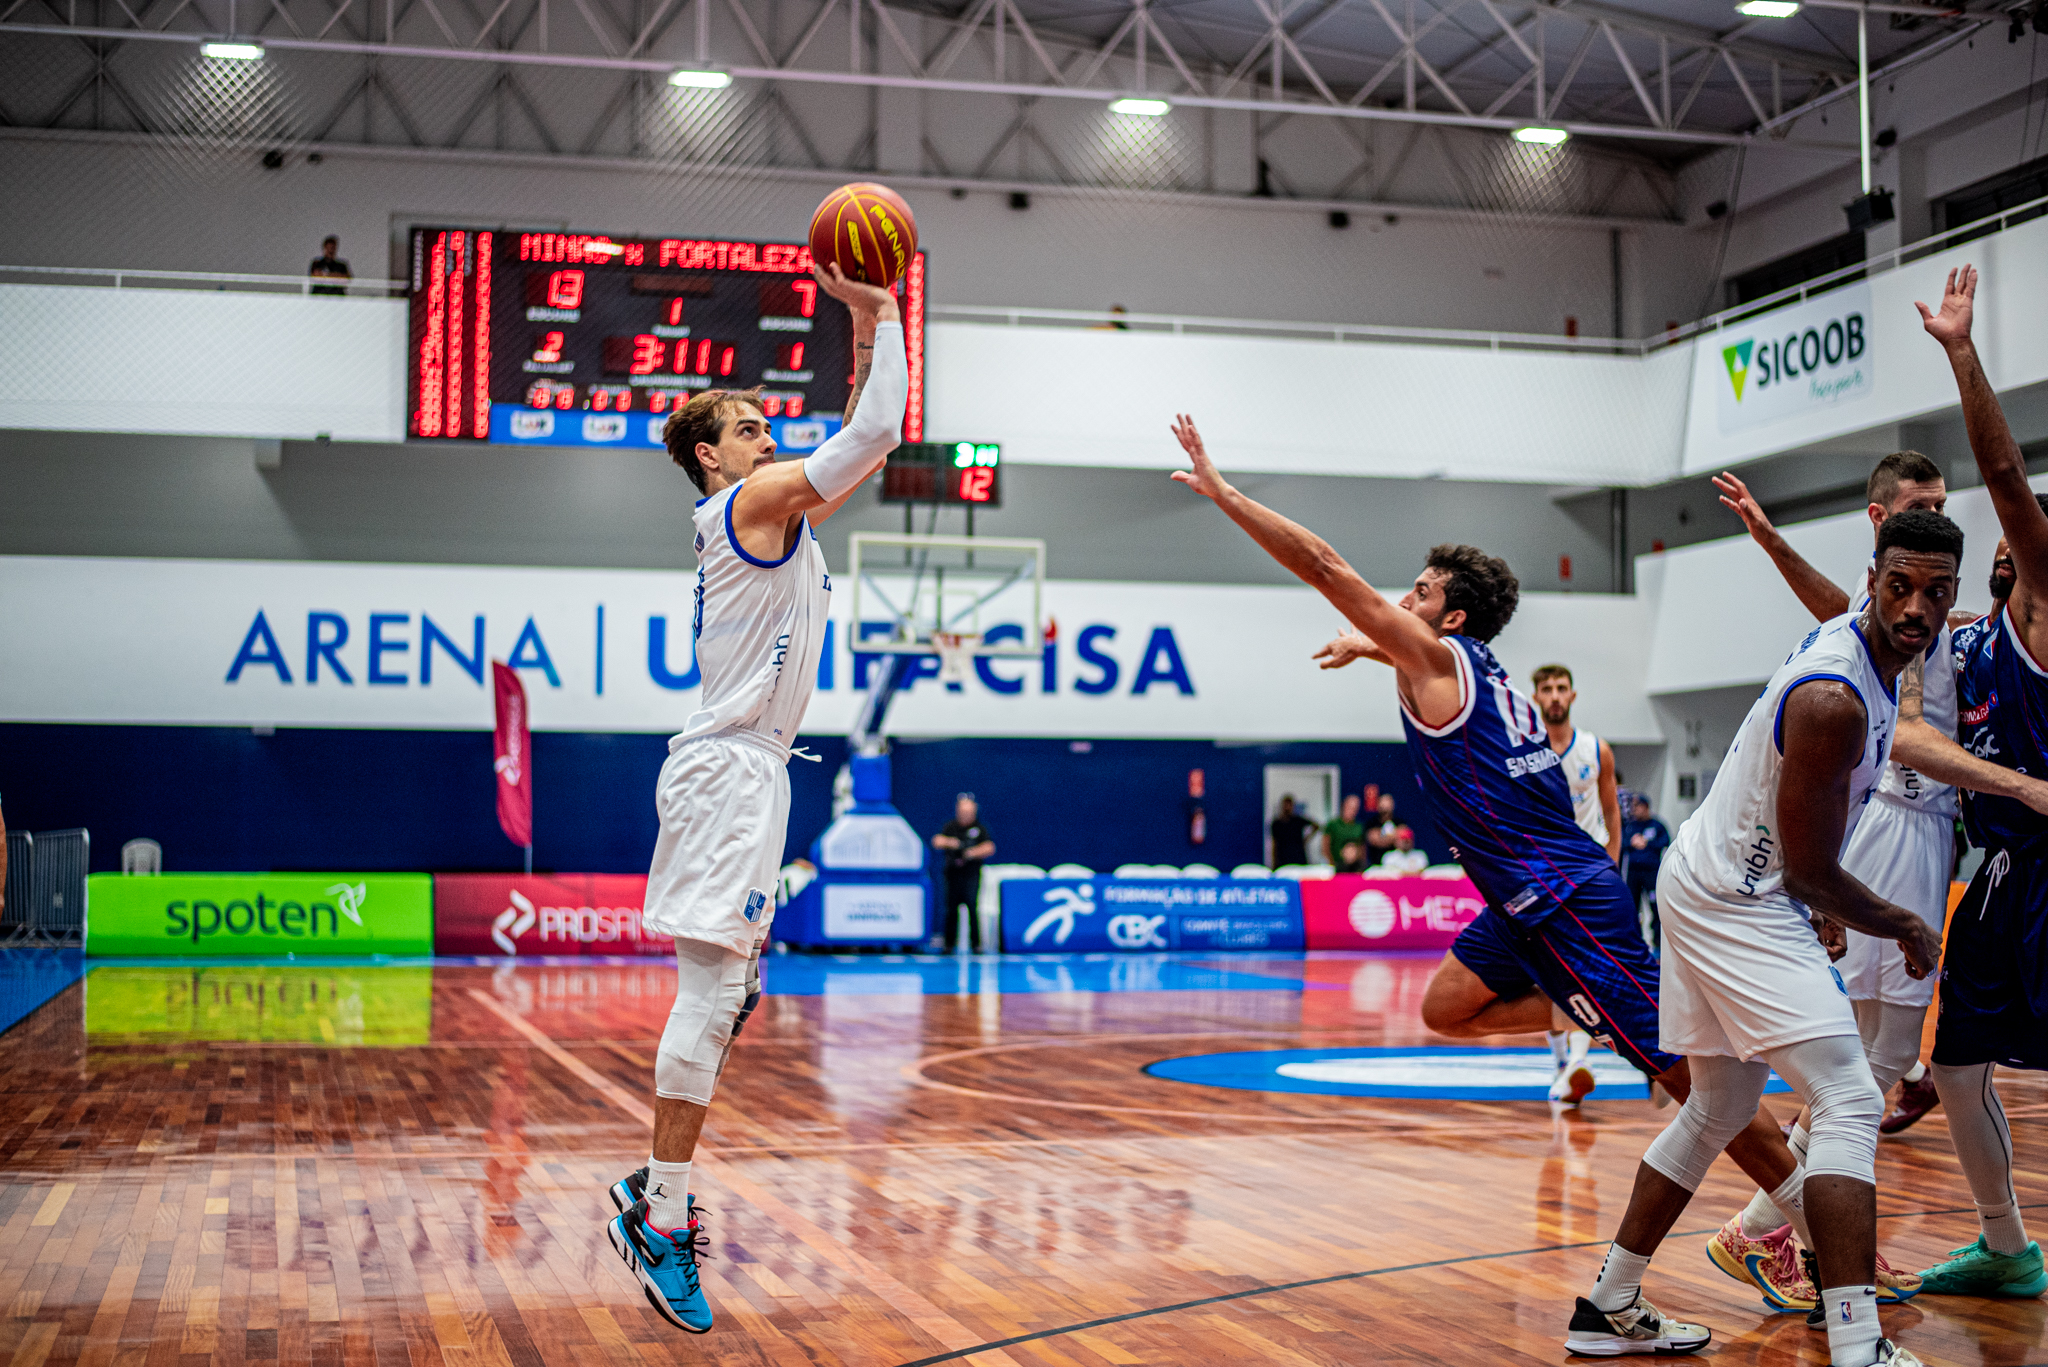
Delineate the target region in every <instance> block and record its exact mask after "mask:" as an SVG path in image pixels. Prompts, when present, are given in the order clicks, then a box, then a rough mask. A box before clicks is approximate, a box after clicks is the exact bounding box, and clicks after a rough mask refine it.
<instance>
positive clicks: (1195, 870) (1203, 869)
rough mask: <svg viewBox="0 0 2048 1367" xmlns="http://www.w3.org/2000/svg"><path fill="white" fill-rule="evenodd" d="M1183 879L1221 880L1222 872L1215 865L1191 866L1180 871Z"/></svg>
mask: <svg viewBox="0 0 2048 1367" xmlns="http://www.w3.org/2000/svg"><path fill="white" fill-rule="evenodd" d="M1180 876H1181V877H1183V878H1221V877H1222V876H1223V872H1222V870H1220V869H1218V868H1217V867H1216V866H1215V865H1214V864H1189V865H1188V866H1187V867H1185V868H1183V869H1182V870H1181V871H1180Z"/></svg>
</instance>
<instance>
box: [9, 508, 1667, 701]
mask: <svg viewBox="0 0 2048 1367" xmlns="http://www.w3.org/2000/svg"><path fill="white" fill-rule="evenodd" d="M1225 534H1226V533H1225V532H1224V531H1219V532H1217V535H1219V536H1222V535H1225ZM1055 568H1057V567H1055ZM831 570H832V574H833V581H834V582H833V592H832V595H831V598H832V611H833V613H834V614H835V616H834V617H833V618H832V619H830V621H829V622H828V625H827V628H826V636H825V642H824V647H823V654H822V658H821V659H820V661H819V665H818V672H817V677H816V679H815V684H816V688H817V692H816V694H815V695H814V696H813V698H812V700H811V705H810V710H809V712H808V714H807V715H806V716H805V719H804V729H805V731H807V732H809V733H811V734H814V735H843V734H845V733H846V731H847V730H848V729H849V727H851V725H852V724H853V720H854V717H855V714H856V712H857V711H858V708H859V705H860V702H861V700H862V698H863V697H864V696H865V694H866V690H867V686H868V682H869V676H870V675H871V673H872V672H873V670H874V668H875V667H876V664H875V662H876V661H877V660H878V659H880V658H884V657H881V656H878V655H877V654H875V653H874V652H871V651H866V650H862V651H855V650H854V649H853V647H852V645H851V644H850V641H851V640H852V639H854V638H855V637H857V636H858V635H859V633H855V632H850V631H849V630H848V622H847V619H846V616H845V614H847V613H848V612H850V611H851V610H852V602H851V600H852V597H853V594H852V592H851V586H850V585H849V584H848V583H847V582H846V579H845V575H844V572H843V570H844V567H843V566H842V565H837V564H835V565H833V566H831ZM695 587H696V576H695V575H694V574H693V573H690V572H686V571H676V570H589V569H559V568H533V567H486V566H463V565H377V564H362V563H354V562H348V563H337V562H321V561H268V562H266V561H225V560H143V559H101V558H94V557H88V556H62V557H58V556H48V557H45V556H0V623H5V624H6V654H5V655H4V656H0V717H5V718H7V719H8V720H9V721H15V722H90V723H115V724H128V725H190V726H320V727H377V728H421V729H433V730H473V731H487V730H489V729H490V728H491V725H492V719H493V709H492V686H491V668H490V666H491V665H492V663H493V662H494V661H502V662H503V663H504V665H505V667H506V668H507V669H508V670H509V671H511V672H512V673H515V674H517V675H518V677H519V679H520V682H521V683H522V684H523V685H524V687H525V690H526V697H527V702H528V705H529V709H530V710H529V714H528V724H529V725H530V727H531V728H532V729H533V730H534V731H536V732H542V731H598V732H652V733H656V734H663V735H666V734H672V733H674V732H676V731H680V730H681V729H682V728H683V725H684V723H685V722H686V721H687V720H688V718H689V716H690V714H691V713H693V712H695V711H696V710H697V708H698V707H699V705H700V699H701V696H702V688H701V683H702V680H701V678H700V676H699V673H698V669H697V663H696V659H695V656H694V653H693V649H692V641H691V630H690V624H691V616H692V607H693V596H694V590H695ZM871 597H872V595H870V598H871ZM1023 597H1024V599H1025V600H1027V602H1028V598H1029V594H1028V593H1027V594H1024V595H1023ZM867 602H868V600H866V599H864V600H863V604H862V610H863V612H869V611H872V610H871V609H870V608H869V607H868V606H867ZM1028 610H1029V609H1028V606H1027V607H1026V608H1025V611H1028ZM1638 612H1639V609H1638V607H1637V605H1636V600H1633V599H1617V598H1608V597H1605V596H1595V595H1591V594H1543V593H1526V594H1524V595H1523V596H1522V603H1521V608H1520V610H1519V611H1518V612H1517V613H1516V616H1515V621H1514V622H1513V623H1512V624H1511V625H1510V626H1509V627H1508V628H1507V630H1506V631H1504V632H1502V633H1501V637H1500V639H1499V641H1497V642H1496V647H1497V649H1498V651H1499V653H1500V656H1501V659H1502V660H1503V661H1504V662H1505V663H1506V664H1507V666H1508V668H1509V669H1510V670H1513V671H1518V672H1520V671H1526V670H1528V669H1530V668H1532V667H1534V666H1535V665H1538V664H1541V663H1543V661H1544V660H1545V659H1547V658H1549V657H1550V656H1551V655H1552V654H1554V653H1555V650H1556V642H1557V641H1559V640H1570V641H1574V642H1577V643H1578V644H1577V646H1575V648H1574V649H1575V653H1574V655H1573V657H1572V668H1573V671H1574V673H1575V675H1576V676H1577V678H1578V682H1579V689H1580V692H1581V693H1583V694H1585V695H1586V696H1588V697H1598V698H1600V699H1601V700H1602V702H1601V705H1602V708H1603V711H1602V714H1601V715H1602V716H1603V718H1606V719H1607V720H1606V723H1605V729H1604V730H1603V732H1602V734H1603V735H1605V736H1606V737H1607V738H1608V739H1610V740H1623V741H1627V740H1645V741H1658V740H1661V737H1662V732H1661V731H1660V730H1659V728H1658V724H1657V721H1656V718H1655V716H1654V714H1653V713H1652V712H1651V710H1650V707H1649V703H1648V701H1647V698H1646V696H1645V694H1644V691H1643V688H1642V683H1641V679H1642V672H1643V659H1642V652H1641V651H1639V650H1636V649H1634V643H1635V642H1636V640H1637V639H1638V638H1639V635H1640V631H1639V629H1638V625H1639V624H1638V620H1637V616H1636V614H1637V613H1638ZM1043 613H1044V618H1045V620H1046V621H1047V622H1048V624H1053V623H1056V624H1057V628H1058V629H1057V632H1056V634H1055V638H1054V640H1053V641H1052V642H1051V643H1050V645H1048V646H1046V647H1045V648H1044V649H1043V650H1041V651H1038V652H1034V653H1033V654H1032V655H1031V656H1029V657H1025V658H1006V659H977V660H975V661H974V662H973V668H972V669H970V670H969V672H968V676H967V678H966V679H965V680H964V681H962V682H960V683H958V684H954V685H950V686H949V685H948V684H945V683H942V682H941V681H940V680H939V679H938V677H937V675H938V669H939V662H938V659H937V657H936V656H923V657H919V659H918V661H917V664H918V668H917V669H916V670H915V677H914V678H912V679H910V680H909V681H908V682H907V683H906V684H905V685H904V686H903V687H902V688H900V689H899V690H898V692H897V694H896V701H895V703H894V705H893V707H892V708H891V710H890V714H889V729H890V731H891V732H892V733H893V734H897V735H906V736H920V735H922V736H1056V737H1069V736H1091V735H1093V736H1103V735H1114V736H1124V737H1131V738H1145V737H1192V738H1200V739H1205V740H1207V739H1214V738H1216V737H1219V736H1225V737H1230V738H1233V739H1245V740H1263V739H1271V740H1299V739H1303V738H1309V737H1313V738H1315V739H1319V740H1382V739H1387V740H1392V739H1399V738H1400V736H1401V734H1402V731H1401V718H1400V712H1399V708H1398V705H1397V703H1396V701H1395V698H1394V687H1393V677H1392V674H1391V673H1390V672H1389V671H1387V670H1385V669H1382V668H1377V667H1367V666H1357V667H1354V668H1352V669H1347V670H1341V671H1325V670H1318V669H1317V668H1315V666H1314V662H1313V661H1312V660H1311V659H1310V656H1311V654H1312V652H1313V651H1314V650H1315V649H1316V648H1317V647H1318V646H1320V645H1322V644H1323V643H1324V642H1326V641H1328V640H1329V639H1330V637H1331V636H1332V635H1334V634H1335V633H1336V631H1337V630H1338V629H1339V627H1340V626H1341V625H1342V623H1341V619H1340V618H1338V616H1337V615H1336V613H1335V611H1334V610H1333V609H1331V607H1330V606H1329V604H1328V603H1326V602H1325V601H1324V600H1323V599H1322V598H1321V596H1319V595H1318V594H1316V593H1315V592H1314V591H1313V590H1311V589H1307V588H1285V587H1268V586H1263V585H1233V584H1156V583H1137V582H1132V583H1104V582H1096V581H1087V580H1060V579H1051V580H1048V581H1047V582H1046V585H1045V593H1044V599H1043ZM877 625H883V628H884V629H885V630H886V625H885V624H878V623H874V622H870V623H869V624H867V626H868V627H869V628H872V627H874V626H877ZM982 626H983V628H984V630H985V631H987V632H988V633H989V634H991V635H994V634H995V633H997V632H999V631H1002V632H1005V634H1006V637H1007V639H1011V640H1015V639H1018V638H1020V637H1021V636H1022V635H1023V634H1024V626H1023V624H1022V623H1021V622H1018V621H1003V620H989V619H986V618H985V619H984V621H983V623H982ZM13 658H19V659H32V660H34V661H35V668H33V669H8V668H5V666H4V661H5V660H6V659H13Z"/></svg>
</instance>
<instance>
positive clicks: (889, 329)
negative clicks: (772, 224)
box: [732, 263, 910, 555]
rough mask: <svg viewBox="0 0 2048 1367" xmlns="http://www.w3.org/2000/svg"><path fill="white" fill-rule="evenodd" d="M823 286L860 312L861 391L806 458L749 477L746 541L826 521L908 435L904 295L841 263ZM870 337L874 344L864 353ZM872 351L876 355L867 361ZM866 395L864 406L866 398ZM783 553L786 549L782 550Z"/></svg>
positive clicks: (742, 506) (741, 498)
mask: <svg viewBox="0 0 2048 1367" xmlns="http://www.w3.org/2000/svg"><path fill="white" fill-rule="evenodd" d="M813 273H814V274H815V275H816V276H817V277H818V284H819V286H820V287H821V288H823V289H824V291H825V292H826V293H827V294H829V295H831V296H832V297H833V298H834V299H837V300H839V301H840V302H841V303H843V304H845V305H846V306H847V307H848V308H849V309H851V310H852V311H853V318H854V345H855V347H856V350H855V352H854V358H855V360H854V372H853V373H854V392H853V395H852V398H851V399H850V400H849V401H848V404H847V411H846V421H845V424H844V425H843V426H842V427H841V428H840V429H839V430H838V431H837V432H835V433H833V434H832V436H831V438H830V439H829V440H827V441H826V442H825V444H824V445H823V446H820V447H819V448H818V449H817V451H816V452H814V453H813V454H811V455H809V456H806V457H804V458H803V459H802V460H786V461H779V462H777V463H776V464H774V465H770V466H767V467H765V468H764V469H761V470H757V471H755V472H754V473H753V474H751V475H749V476H747V480H746V487H745V488H743V489H742V490H740V492H739V493H738V494H736V495H735V496H734V498H733V504H732V520H733V528H734V530H735V531H737V532H738V533H739V534H740V539H741V541H742V543H743V544H751V543H758V542H759V541H760V540H761V539H762V538H764V537H765V538H767V539H769V540H770V541H780V543H781V544H782V545H783V546H786V545H787V544H788V537H789V536H791V535H793V534H794V531H793V524H794V521H795V519H796V518H798V517H800V516H802V515H803V514H805V513H809V514H811V520H812V521H813V522H814V523H815V522H822V521H824V520H825V519H826V518H828V517H830V516H831V515H832V514H833V513H834V512H837V511H838V510H839V508H840V507H841V506H843V505H844V504H845V502H846V500H847V497H848V496H849V495H851V494H852V493H853V491H854V490H855V489H858V488H859V487H860V485H861V482H862V481H863V480H865V479H867V477H868V476H869V475H871V474H873V473H874V472H875V471H877V470H879V469H881V468H882V465H883V463H884V462H885V461H886V460H887V459H888V455H889V453H890V452H891V451H893V450H895V449H896V444H897V443H898V442H900V441H901V440H902V439H903V410H904V408H905V406H906V405H907V404H908V403H909V401H910V367H909V363H908V361H907V360H906V358H905V356H904V352H903V315H902V312H901V311H900V310H899V309H898V308H897V306H896V296H895V295H893V294H891V293H889V291H887V290H885V289H881V288H879V287H877V286H874V285H864V284H861V283H859V282H858V281H854V280H848V279H847V278H846V277H845V275H843V274H842V273H841V272H840V270H839V267H838V265H837V263H833V264H831V265H830V266H829V267H825V268H818V269H816V270H814V272H813ZM863 336H865V337H866V339H867V345H868V347H869V348H870V349H869V350H868V351H867V352H865V353H863V352H861V351H860V350H858V348H859V346H860V345H861V340H862V338H863ZM863 355H865V356H866V357H867V358H868V360H867V361H866V362H863V361H862V359H861V358H862V356H863ZM862 399H865V400H866V401H865V402H864V403H862V402H859V401H860V400H862ZM776 554H778V555H779V554H781V550H780V549H778V550H777V551H776Z"/></svg>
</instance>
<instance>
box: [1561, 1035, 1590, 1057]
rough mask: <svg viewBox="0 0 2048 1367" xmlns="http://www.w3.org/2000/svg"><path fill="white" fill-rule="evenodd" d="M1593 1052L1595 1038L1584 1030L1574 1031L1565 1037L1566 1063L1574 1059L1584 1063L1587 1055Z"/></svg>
mask: <svg viewBox="0 0 2048 1367" xmlns="http://www.w3.org/2000/svg"><path fill="white" fill-rule="evenodd" d="M1592 1052H1593V1037H1592V1036H1591V1035H1589V1034H1587V1033H1586V1032H1585V1031H1583V1030H1574V1031H1572V1032H1571V1033H1570V1034H1569V1035H1566V1036H1565V1062H1567V1063H1569V1062H1571V1061H1572V1060H1573V1059H1578V1060H1579V1061H1580V1062H1582V1063H1583V1062H1584V1061H1585V1058H1586V1055H1587V1054H1590V1053H1592Z"/></svg>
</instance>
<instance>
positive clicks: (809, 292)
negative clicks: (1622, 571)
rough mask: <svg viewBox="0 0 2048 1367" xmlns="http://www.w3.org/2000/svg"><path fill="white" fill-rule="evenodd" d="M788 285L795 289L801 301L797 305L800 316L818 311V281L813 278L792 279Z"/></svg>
mask: <svg viewBox="0 0 2048 1367" xmlns="http://www.w3.org/2000/svg"><path fill="white" fill-rule="evenodd" d="M789 287H790V288H791V289H793V290H795V291H796V296H797V298H798V299H799V300H801V301H802V302H801V303H799V304H798V305H797V310H798V314H799V316H800V317H804V318H808V317H810V316H811V315H812V314H814V313H816V312H817V311H818V282H817V281H815V280H792V281H790V282H789Z"/></svg>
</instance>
